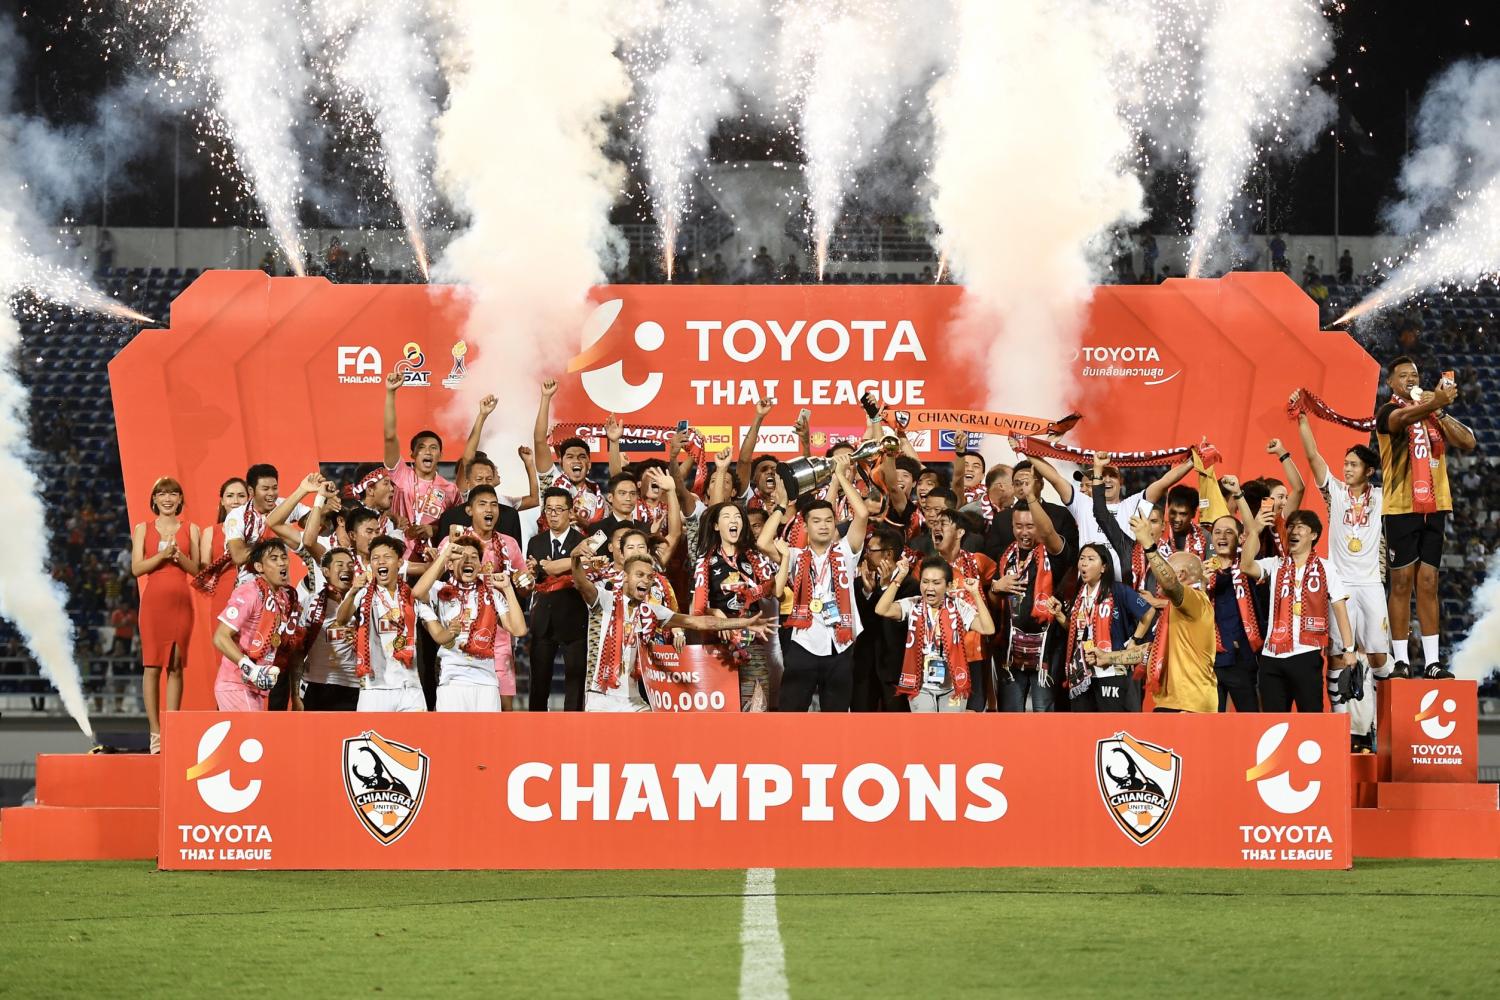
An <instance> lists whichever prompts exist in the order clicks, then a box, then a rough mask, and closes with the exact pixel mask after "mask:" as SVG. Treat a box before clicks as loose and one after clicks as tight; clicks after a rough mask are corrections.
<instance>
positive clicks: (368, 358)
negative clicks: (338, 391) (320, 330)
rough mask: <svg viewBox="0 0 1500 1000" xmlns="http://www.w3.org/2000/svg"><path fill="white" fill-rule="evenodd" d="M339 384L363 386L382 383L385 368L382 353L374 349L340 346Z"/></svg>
mask: <svg viewBox="0 0 1500 1000" xmlns="http://www.w3.org/2000/svg"><path fill="white" fill-rule="evenodd" d="M338 367H339V384H341V385H363V384H370V383H375V382H379V381H381V379H383V378H384V377H385V376H384V374H383V373H384V371H385V368H384V366H383V365H382V364H381V361H380V352H379V351H377V350H376V349H375V348H373V347H369V346H366V347H348V346H340V347H339V349H338Z"/></svg>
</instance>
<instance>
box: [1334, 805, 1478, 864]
mask: <svg viewBox="0 0 1500 1000" xmlns="http://www.w3.org/2000/svg"><path fill="white" fill-rule="evenodd" d="M1353 816H1354V822H1353V831H1354V856H1355V858H1356V859H1358V858H1500V811H1490V812H1485V811H1482V810H1478V809H1355V810H1353ZM1356 864H1358V862H1357V861H1356Z"/></svg>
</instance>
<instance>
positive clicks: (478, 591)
mask: <svg viewBox="0 0 1500 1000" xmlns="http://www.w3.org/2000/svg"><path fill="white" fill-rule="evenodd" d="M437 596H438V600H439V601H444V602H447V601H458V615H459V620H458V626H459V633H460V638H462V639H463V641H464V642H463V651H464V652H465V653H468V654H469V655H470V656H472V657H474V658H475V659H480V660H484V659H489V658H490V657H492V656H494V655H495V638H496V633H498V632H499V630H500V615H499V613H498V612H497V611H496V609H495V594H494V592H493V591H492V590H491V589H490V584H489V581H488V580H483V579H481V580H477V581H475V582H474V583H470V584H462V583H452V584H444V585H443V586H441V587H439V588H438V593H437ZM471 598H472V601H473V607H474V617H473V618H472V619H471V618H469V607H470V599H471Z"/></svg>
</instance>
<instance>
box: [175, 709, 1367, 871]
mask: <svg viewBox="0 0 1500 1000" xmlns="http://www.w3.org/2000/svg"><path fill="white" fill-rule="evenodd" d="M165 726H166V730H165V739H164V740H163V746H164V748H165V749H164V753H163V759H162V807H161V842H160V845H159V846H160V850H159V854H158V863H159V865H160V866H161V867H162V868H170V869H188V870H195V869H221V868H300V869H308V868H356V869H363V868H372V869H379V868H536V869H551V868H747V867H761V866H765V867H775V868H827V867H834V868H864V867H870V868H911V867H924V868H930V867H969V866H984V867H991V866H999V865H1044V866H1066V865H1088V866H1141V867H1160V866H1174V867H1175V866H1186V867H1213V868H1267V867H1273V868H1348V867H1349V866H1350V863H1351V857H1352V854H1351V846H1350V831H1349V824H1350V811H1349V762H1348V742H1349V727H1348V723H1347V721H1345V720H1344V718H1343V717H1342V716H1335V715H1228V716H1221V717H1216V718H1211V717H1201V716H1198V717H1194V716H1184V715H1172V716H1168V715H1084V714H1078V715H1068V714H1060V715H1010V716H1004V717H1000V716H995V715H989V716H983V715H973V714H967V713H959V714H954V715H926V716H922V715H844V716H816V715H777V714H769V715H740V714H737V713H736V714H727V715H717V716H716V715H700V714H686V715H678V714H658V713H647V714H641V715H619V714H600V715H591V716H583V715H577V714H562V713H550V714H545V715H544V714H540V713H537V714H533V713H528V712H516V713H510V714H505V715H493V714H491V715H479V714H472V715H451V714H450V715H442V716H437V715H432V714H407V715H394V714H383V713H369V714H352V713H310V714H306V715H298V716H293V715H289V714H287V713H284V712H277V713H223V714H221V713H210V712H177V713H172V714H171V715H169V716H168V717H167V719H166V722H165Z"/></svg>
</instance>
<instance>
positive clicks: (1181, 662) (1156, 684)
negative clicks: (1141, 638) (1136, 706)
mask: <svg viewBox="0 0 1500 1000" xmlns="http://www.w3.org/2000/svg"><path fill="white" fill-rule="evenodd" d="M1130 530H1131V531H1132V532H1134V533H1135V538H1136V541H1137V542H1139V543H1140V545H1141V546H1142V548H1144V549H1145V550H1146V563H1147V565H1148V566H1150V567H1151V575H1152V576H1153V577H1155V578H1156V584H1157V586H1158V587H1160V588H1161V594H1162V596H1163V597H1165V598H1166V599H1167V606H1166V607H1165V608H1163V609H1162V613H1161V620H1160V621H1159V622H1158V623H1157V625H1156V630H1157V638H1156V641H1155V642H1153V643H1152V646H1151V654H1150V659H1149V660H1148V661H1147V666H1146V670H1147V688H1148V690H1150V691H1151V693H1152V700H1153V701H1154V702H1155V706H1156V709H1155V710H1156V711H1158V712H1217V711H1218V710H1219V683H1218V678H1217V676H1216V675H1215V673H1214V607H1213V602H1212V601H1210V600H1209V599H1208V595H1207V594H1206V593H1205V592H1204V589H1203V584H1204V576H1203V562H1202V560H1200V559H1199V558H1198V557H1197V556H1196V555H1194V554H1193V553H1192V552H1190V551H1187V550H1184V551H1182V552H1174V553H1172V556H1171V559H1170V560H1168V559H1164V558H1162V554H1161V551H1160V550H1159V549H1158V548H1157V547H1156V546H1155V545H1153V544H1151V543H1152V537H1151V536H1152V529H1151V522H1150V521H1148V520H1146V519H1145V518H1143V517H1141V516H1139V515H1137V516H1135V517H1132V518H1131V519H1130Z"/></svg>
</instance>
